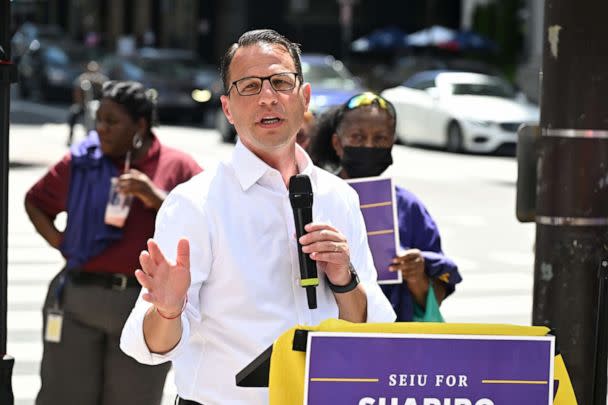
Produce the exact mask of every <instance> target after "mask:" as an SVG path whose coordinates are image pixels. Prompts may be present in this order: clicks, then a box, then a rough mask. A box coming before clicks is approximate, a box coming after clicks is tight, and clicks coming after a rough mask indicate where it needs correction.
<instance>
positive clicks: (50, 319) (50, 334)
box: [44, 309, 63, 343]
mask: <svg viewBox="0 0 608 405" xmlns="http://www.w3.org/2000/svg"><path fill="white" fill-rule="evenodd" d="M62 328H63V311H62V310H60V309H49V310H47V312H46V329H45V331H44V340H45V341H47V342H52V343H59V342H61V330H62Z"/></svg>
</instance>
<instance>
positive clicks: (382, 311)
mask: <svg viewBox="0 0 608 405" xmlns="http://www.w3.org/2000/svg"><path fill="white" fill-rule="evenodd" d="M351 195H353V199H352V203H351V205H350V217H351V218H353V221H352V224H353V227H352V230H351V234H352V237H351V240H350V241H349V244H350V253H351V261H352V264H353V267H354V268H355V270H356V271H357V274H358V275H359V281H360V282H361V284H362V285H363V288H364V289H365V293H366V295H367V322H369V323H372V322H373V323H381V322H394V321H395V319H396V318H397V316H396V315H395V311H394V310H393V307H392V306H391V304H390V302H389V301H388V299H387V298H386V296H385V295H384V293H383V292H382V289H381V288H380V286H379V285H378V274H377V272H376V267H375V266H374V260H373V258H372V253H371V251H370V249H369V245H368V243H367V228H366V227H365V222H364V220H363V214H362V213H361V210H360V209H359V198H358V196H357V194H356V192H355V191H354V190H352V194H351Z"/></svg>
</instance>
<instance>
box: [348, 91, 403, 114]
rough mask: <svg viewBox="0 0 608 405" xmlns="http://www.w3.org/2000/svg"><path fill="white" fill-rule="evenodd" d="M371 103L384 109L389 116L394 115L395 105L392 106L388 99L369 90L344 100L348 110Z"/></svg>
mask: <svg viewBox="0 0 608 405" xmlns="http://www.w3.org/2000/svg"><path fill="white" fill-rule="evenodd" d="M373 104H375V105H377V106H378V107H379V108H381V109H383V110H386V111H387V112H388V113H389V115H390V116H391V117H395V115H396V114H395V107H393V105H392V104H391V103H390V101H387V100H385V99H384V98H382V97H380V96H379V95H377V94H374V93H371V92H365V93H361V94H357V95H356V96H353V97H351V98H350V99H349V100H348V101H347V102H346V108H348V109H349V110H354V109H356V108H359V107H365V106H368V105H373Z"/></svg>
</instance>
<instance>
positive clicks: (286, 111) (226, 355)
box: [121, 30, 395, 405]
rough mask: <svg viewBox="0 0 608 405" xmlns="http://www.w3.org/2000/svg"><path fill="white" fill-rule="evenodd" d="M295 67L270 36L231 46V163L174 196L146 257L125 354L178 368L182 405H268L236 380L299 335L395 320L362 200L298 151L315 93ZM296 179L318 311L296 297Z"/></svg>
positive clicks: (227, 65)
mask: <svg viewBox="0 0 608 405" xmlns="http://www.w3.org/2000/svg"><path fill="white" fill-rule="evenodd" d="M299 54H300V50H299V47H298V46H297V45H296V44H293V43H292V42H290V41H289V40H287V39H286V38H284V37H282V36H281V35H279V34H278V33H276V32H274V31H272V30H257V31H250V32H247V33H245V34H243V35H242V36H241V38H240V39H239V42H238V43H237V44H233V45H232V46H231V48H230V49H229V50H228V52H227V53H226V56H225V57H224V60H223V62H222V77H223V79H224V86H225V89H226V94H225V95H224V96H222V98H221V101H222V108H223V110H224V113H225V114H226V117H227V118H228V120H229V121H230V123H232V124H233V125H234V126H235V128H236V130H237V133H238V134H239V142H238V143H237V145H236V147H235V149H234V152H233V156H232V159H231V160H230V161H228V162H226V163H223V164H221V165H219V166H218V168H217V170H216V171H214V172H211V171H205V172H203V173H202V174H201V175H198V176H196V177H194V178H193V179H192V180H191V181H189V182H187V183H184V184H183V185H181V186H178V187H177V188H176V189H175V190H174V191H172V192H171V193H170V195H169V196H168V197H167V199H166V200H165V203H164V204H163V206H162V208H161V209H160V211H159V213H158V216H157V222H156V232H155V236H154V240H150V241H149V242H148V251H147V252H142V254H141V256H140V262H141V266H142V269H141V270H137V271H136V272H135V275H136V277H137V279H138V280H139V282H140V283H141V284H142V286H143V289H142V294H141V295H140V297H139V300H138V301H137V303H136V305H135V308H134V309H133V312H132V313H131V315H130V317H129V319H128V320H127V323H126V324H125V327H124V330H123V334H122V339H121V348H122V350H123V351H124V352H125V353H127V354H129V355H130V356H132V357H134V358H135V359H137V360H138V361H139V362H142V363H146V364H158V363H161V362H165V361H172V362H173V365H174V369H175V375H176V385H177V389H178V394H179V396H180V404H196V403H200V404H205V405H211V404H225V403H230V404H266V403H268V391H267V389H263V388H239V387H237V386H236V385H235V375H236V373H238V372H239V371H240V370H241V369H242V368H243V367H245V366H246V365H247V364H248V363H249V362H251V361H252V360H253V359H254V358H255V357H256V356H257V355H258V354H260V353H261V352H262V351H263V350H264V349H266V348H267V347H268V346H269V345H270V344H271V343H272V342H273V341H274V339H276V338H277V337H278V336H279V335H280V334H281V333H283V332H284V331H286V330H287V329H289V328H291V327H293V326H295V325H296V324H304V325H315V324H318V323H319V322H321V321H322V320H324V319H327V318H336V317H339V318H341V319H344V320H348V321H351V322H392V321H393V320H394V319H395V314H394V312H393V310H392V307H391V305H390V304H389V302H388V301H387V300H386V298H385V297H384V295H383V294H382V291H381V290H380V288H379V287H378V285H377V284H376V273H375V269H374V265H373V261H372V257H371V254H370V251H369V247H368V245H367V238H366V231H365V225H364V223H363V218H362V216H361V213H360V210H359V203H358V198H357V196H356V194H355V192H354V191H353V190H352V189H351V188H350V187H349V186H348V185H347V184H346V183H344V182H343V181H342V180H340V179H338V178H337V177H335V176H333V175H331V174H329V173H327V172H325V171H323V170H321V169H319V168H317V167H315V166H313V164H312V162H311V161H310V158H309V157H308V155H307V154H306V152H304V150H303V149H302V148H300V147H299V146H296V134H297V132H298V129H299V128H300V126H301V124H302V121H303V116H304V112H305V111H306V110H307V109H308V103H309V100H310V91H311V89H310V85H309V84H308V83H305V82H303V77H302V67H301V64H300V59H299ZM298 173H302V174H307V175H308V176H309V177H310V179H311V183H312V187H313V192H314V205H313V223H311V224H308V225H307V226H306V230H307V231H308V234H307V235H305V236H303V237H302V238H301V239H300V243H301V244H302V245H303V251H304V252H305V253H307V254H309V255H310V256H311V258H312V259H313V260H315V261H316V263H317V267H318V269H319V270H320V275H323V274H324V275H325V277H323V276H322V277H320V280H319V286H318V287H317V288H316V290H317V301H318V308H317V309H309V308H308V305H307V300H306V293H305V289H304V288H302V287H301V286H300V271H299V261H298V253H297V240H296V236H295V234H296V230H295V225H294V220H293V212H292V208H291V204H290V201H289V193H288V185H289V179H290V178H291V176H293V175H295V174H298ZM176 247H177V249H176ZM357 273H358V277H357Z"/></svg>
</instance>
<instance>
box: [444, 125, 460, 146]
mask: <svg viewBox="0 0 608 405" xmlns="http://www.w3.org/2000/svg"><path fill="white" fill-rule="evenodd" d="M445 148H446V149H447V151H448V152H452V153H458V152H462V149H463V148H462V129H460V125H458V123H457V122H451V123H450V125H449V126H448V133H447V136H446V142H445Z"/></svg>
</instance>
